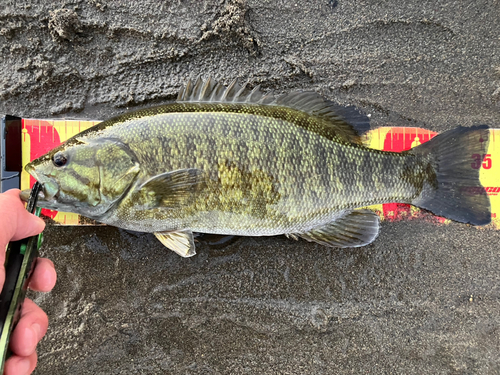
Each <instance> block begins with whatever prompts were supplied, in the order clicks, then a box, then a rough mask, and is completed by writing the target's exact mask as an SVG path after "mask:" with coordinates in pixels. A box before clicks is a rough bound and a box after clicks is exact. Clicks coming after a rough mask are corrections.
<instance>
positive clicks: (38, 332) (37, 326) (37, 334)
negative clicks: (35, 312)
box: [31, 323, 42, 343]
mask: <svg viewBox="0 0 500 375" xmlns="http://www.w3.org/2000/svg"><path fill="white" fill-rule="evenodd" d="M31 329H32V330H33V333H34V334H35V338H36V342H37V343H38V341H39V340H40V339H41V337H40V336H41V332H42V327H40V324H38V323H34V324H32V325H31Z"/></svg>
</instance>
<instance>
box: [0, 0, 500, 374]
mask: <svg viewBox="0 0 500 375" xmlns="http://www.w3.org/2000/svg"><path fill="white" fill-rule="evenodd" d="M401 3H402V2H400V1H397V0H387V1H378V2H371V1H356V2H352V1H351V2H347V1H341V0H339V1H336V0H335V1H332V0H330V1H328V0H325V1H303V2H299V1H296V2H293V1H283V0H276V1H269V0H249V1H244V0H227V1H225V0H221V1H213V0H212V1H198V0H197V1H194V0H172V1H165V2H161V1H155V0H149V1H141V2H131V1H123V0H122V1H119V0H115V1H113V0H102V1H100V0H88V1H81V0H76V1H60V0H59V1H51V2H48V1H47V2H30V1H11V0H0V47H1V53H2V58H1V59H0V113H9V114H15V115H19V116H24V117H41V118H48V117H55V116H60V117H74V118H87V119H102V118H106V117H108V116H111V115H114V114H118V113H122V112H124V111H126V110H127V109H128V108H139V107H143V106H148V105H153V104H158V103H164V102H167V101H169V100H172V99H173V98H174V97H175V94H176V93H177V91H178V89H179V87H180V86H181V85H182V84H183V83H184V82H185V81H186V80H187V79H188V78H189V77H196V76H198V75H203V76H205V77H206V76H208V75H211V76H213V77H215V78H217V79H219V80H221V81H223V82H225V83H228V82H229V81H231V80H232V79H234V78H240V79H241V80H242V81H244V80H246V79H247V78H249V79H250V80H251V81H252V82H254V83H260V84H261V85H262V86H263V87H264V88H266V89H272V90H274V91H275V92H277V93H282V92H287V91H289V90H294V89H305V90H316V91H318V92H320V93H322V94H323V95H325V96H326V97H328V98H329V99H332V100H335V101H338V102H340V103H343V104H354V105H357V106H358V107H359V108H361V109H362V110H363V111H364V112H365V113H367V114H370V115H371V119H372V126H373V127H377V126H382V125H385V126H387V125H390V126H420V127H424V128H428V129H431V130H436V131H443V130H447V129H451V128H453V127H455V126H457V125H472V124H479V123H487V124H490V125H494V126H496V127H498V126H499V125H500V111H499V107H500V54H499V51H500V49H499V47H500V38H499V35H500V32H499V31H500V27H499V25H500V24H499V22H498V14H499V11H500V5H499V3H498V2H497V1H492V0H490V1H481V0H479V1H472V2H465V1H424V2H422V1H406V2H404V4H401ZM493 162H495V161H493ZM45 239H46V242H45V245H44V248H43V255H45V256H47V257H49V258H51V259H52V260H53V261H54V262H55V264H56V267H57V270H58V272H59V282H58V284H57V286H56V288H55V289H54V291H53V292H51V293H50V294H46V295H38V294H32V297H33V298H35V300H36V301H37V302H38V303H39V304H40V305H41V306H42V307H43V308H44V309H46V310H47V311H48V314H49V317H50V328H49V332H48V334H47V337H46V338H45V340H44V341H43V342H42V344H41V346H40V349H39V360H40V363H39V367H38V370H37V371H36V374H162V373H168V374H218V373H220V374H258V373H263V374H303V373H309V374H333V373H355V374H358V373H383V374H387V373H401V374H402V373H415V374H430V373H432V374H498V373H500V339H499V337H500V272H499V264H500V254H499V247H498V243H499V241H500V231H496V232H495V231H489V230H479V229H477V228H473V227H469V226H466V225H462V224H456V223H453V224H451V225H436V224H432V223H427V222H423V221H411V222H399V223H384V224H383V225H382V229H381V235H380V237H379V238H378V239H377V240H376V241H375V243H374V244H372V245H370V246H367V247H365V248H361V249H346V250H336V249H327V248H324V247H321V246H317V245H314V244H309V243H305V242H304V241H301V242H295V241H292V240H288V239H286V238H281V237H278V238H246V239H242V240H239V241H237V242H236V243H234V244H232V245H230V246H228V247H226V248H224V249H222V250H217V249H213V248H210V247H208V246H207V245H206V244H201V245H200V246H199V247H198V253H199V255H197V256H196V257H194V258H191V259H182V258H180V257H178V256H177V255H176V254H174V253H172V252H169V251H167V250H165V249H164V248H163V247H162V246H161V245H160V244H159V243H158V242H157V241H156V239H155V238H154V237H153V236H152V235H145V234H136V233H129V232H125V231H122V230H118V229H116V228H110V227H99V228H61V227H59V228H48V229H47V230H46V233H45Z"/></svg>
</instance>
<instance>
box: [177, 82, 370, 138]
mask: <svg viewBox="0 0 500 375" xmlns="http://www.w3.org/2000/svg"><path fill="white" fill-rule="evenodd" d="M247 84H248V82H247V83H245V84H244V85H243V86H241V85H240V84H239V83H238V82H237V80H233V81H232V82H231V83H230V84H229V86H228V87H225V86H223V85H221V84H220V83H218V82H216V81H214V80H213V79H212V78H210V77H209V78H208V79H207V80H206V81H203V80H202V79H201V78H200V77H198V78H197V79H196V81H195V83H193V82H192V81H191V80H189V81H188V82H187V84H186V86H185V87H184V88H182V89H181V90H180V91H179V95H178V96H177V102H178V103H186V102H190V103H245V104H260V105H271V106H279V107H289V108H293V109H296V110H298V111H302V112H306V113H309V114H310V115H313V116H318V117H321V118H323V119H326V120H328V122H329V123H330V125H331V131H332V132H333V133H334V134H335V135H337V136H339V137H340V138H342V139H344V140H347V141H348V142H353V143H361V140H360V137H359V134H361V133H363V132H365V131H367V130H368V129H369V128H370V125H369V119H368V118H367V117H366V116H365V115H363V114H361V113H360V112H359V111H358V110H357V109H356V108H355V107H353V106H349V107H345V106H341V105H338V104H335V103H333V102H331V101H329V100H326V99H325V98H323V97H322V96H321V95H319V94H317V93H315V92H312V91H294V92H291V93H288V94H285V95H281V96H279V97H277V98H276V97H275V96H274V95H273V93H272V92H269V93H267V94H266V93H264V92H262V91H261V90H260V86H256V87H255V88H254V89H253V90H250V89H249V88H248V87H247Z"/></svg>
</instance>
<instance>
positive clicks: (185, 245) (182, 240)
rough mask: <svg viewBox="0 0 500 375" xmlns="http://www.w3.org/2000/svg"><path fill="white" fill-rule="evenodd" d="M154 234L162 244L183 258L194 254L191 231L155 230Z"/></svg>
mask: <svg viewBox="0 0 500 375" xmlns="http://www.w3.org/2000/svg"><path fill="white" fill-rule="evenodd" d="M154 235H155V236H156V238H158V240H159V241H160V242H161V243H162V244H163V245H164V246H166V247H167V248H169V249H170V250H172V251H175V252H176V253H177V254H179V255H180V256H181V257H183V258H189V257H192V256H193V255H195V254H196V250H195V245H194V240H193V232H191V230H189V229H186V230H181V231H176V232H155V234H154Z"/></svg>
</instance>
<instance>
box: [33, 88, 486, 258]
mask: <svg viewBox="0 0 500 375" xmlns="http://www.w3.org/2000/svg"><path fill="white" fill-rule="evenodd" d="M362 121H363V118H362V116H361V115H360V114H359V113H358V112H356V111H354V110H352V109H347V108H345V107H341V106H338V105H336V104H334V103H332V102H330V101H328V100H325V99H324V98H322V97H321V96H319V95H318V94H316V93H313V92H292V93H290V94H285V95H283V96H280V97H278V98H275V97H273V96H272V95H265V94H263V93H262V92H261V91H260V89H259V87H256V88H255V89H253V90H250V89H248V88H247V87H246V85H245V86H243V87H241V86H239V85H238V84H237V83H236V82H233V83H232V84H231V85H230V86H229V87H227V88H226V87H224V86H222V85H220V84H218V83H216V82H214V81H213V80H211V79H208V80H206V81H202V80H201V79H198V80H197V81H196V82H195V83H194V84H193V83H192V82H191V81H190V82H188V84H187V85H186V87H185V88H184V89H182V90H181V92H180V93H179V96H178V99H177V101H176V102H175V103H172V104H167V105H163V106H159V107H153V108H149V109H144V110H138V111H134V112H130V113H126V114H123V115H121V116H117V117H114V118H112V119H109V120H107V121H104V122H102V123H100V124H98V125H96V126H94V127H92V128H90V129H87V130H85V131H83V132H81V133H79V134H77V135H75V136H74V137H72V138H70V139H68V140H67V141H66V142H64V143H63V144H61V145H60V146H58V147H57V148H55V149H53V150H52V151H50V152H49V153H47V154H46V155H44V156H42V157H40V158H38V159H36V160H34V161H32V162H31V163H29V164H28V165H27V166H26V171H27V172H29V173H30V174H31V175H32V176H33V177H34V178H35V179H36V180H38V181H39V182H40V183H41V184H42V186H43V191H42V192H41V193H40V197H39V200H38V202H39V203H38V205H39V206H40V207H44V208H49V209H55V210H59V211H66V212H75V213H78V214H81V215H83V216H86V217H89V218H91V219H95V220H97V221H100V222H103V223H106V224H109V225H114V226H118V227H121V228H125V229H130V230H135V231H143V232H153V233H154V234H155V235H156V237H157V238H158V239H159V240H160V241H161V242H162V243H163V244H164V245H165V246H167V247H168V248H170V249H172V250H174V251H176V252H177V253H178V254H180V255H182V256H192V255H194V254H195V245H194V242H193V234H192V233H193V232H201V233H213V234H227V235H240V236H272V235H280V234H285V235H287V236H289V237H292V238H295V239H297V238H299V237H300V238H303V239H306V240H308V241H313V242H317V243H320V244H322V245H326V246H333V247H356V246H364V245H367V244H369V243H371V242H373V241H374V240H375V238H376V236H377V234H378V232H379V219H378V217H377V215H376V214H375V213H373V212H372V211H370V210H366V209H360V208H361V207H365V206H368V205H372V204H381V203H390V202H398V203H410V204H413V205H415V206H418V207H421V208H424V209H427V210H429V211H431V212H433V213H434V214H436V215H440V216H444V217H447V218H450V219H452V220H456V221H460V222H464V223H470V224H474V225H485V224H488V223H489V222H490V221H491V213H490V203H489V198H488V196H487V195H486V192H485V191H484V188H483V187H482V186H481V184H480V181H479V170H477V169H474V168H472V167H471V162H472V159H471V157H472V155H474V154H481V155H483V154H485V153H486V152H485V150H486V149H487V145H488V136H489V132H488V126H486V125H479V126H474V127H470V128H464V127H458V128H456V129H453V130H450V131H448V132H445V133H442V134H439V135H438V136H436V137H434V138H433V139H432V140H430V141H428V142H426V143H424V144H422V145H420V146H417V147H415V148H413V149H411V150H409V151H405V152H402V153H394V152H387V151H379V150H374V149H370V148H367V147H365V146H364V145H363V144H362V142H361V140H360V136H359V134H358V132H357V131H356V129H355V127H356V125H358V124H359V123H360V122H362ZM472 192H474V193H472ZM478 192H479V193H481V192H484V194H478Z"/></svg>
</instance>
